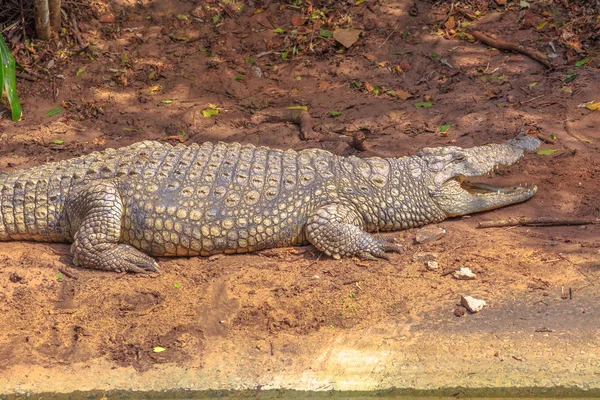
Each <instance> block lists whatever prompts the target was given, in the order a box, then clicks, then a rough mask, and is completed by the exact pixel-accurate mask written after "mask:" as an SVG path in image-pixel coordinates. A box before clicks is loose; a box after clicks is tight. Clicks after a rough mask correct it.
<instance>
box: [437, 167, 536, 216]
mask: <svg viewBox="0 0 600 400" xmlns="http://www.w3.org/2000/svg"><path fill="white" fill-rule="evenodd" d="M464 179H465V178H464V177H463V176H457V177H455V178H453V179H449V180H447V181H446V182H445V183H444V184H443V185H442V187H441V189H440V191H439V192H438V193H437V194H436V195H435V197H434V201H435V203H436V204H437V206H438V207H439V208H440V209H441V210H442V211H443V212H444V213H445V214H446V215H447V216H448V217H455V216H459V215H466V214H472V213H476V212H482V211H488V210H493V209H495V208H499V207H504V206H507V205H510V204H516V203H521V202H523V201H526V200H528V199H530V198H531V197H532V196H533V195H534V194H535V192H537V186H535V185H524V186H522V185H519V186H508V187H496V186H491V185H487V184H483V183H471V182H467V181H465V180H464Z"/></svg>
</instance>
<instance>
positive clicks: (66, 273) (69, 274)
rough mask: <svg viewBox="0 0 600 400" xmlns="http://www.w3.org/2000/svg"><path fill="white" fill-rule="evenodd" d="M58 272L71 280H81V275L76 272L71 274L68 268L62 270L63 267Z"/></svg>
mask: <svg viewBox="0 0 600 400" xmlns="http://www.w3.org/2000/svg"><path fill="white" fill-rule="evenodd" d="M58 272H60V273H62V274H63V275H64V276H67V277H69V278H71V279H75V280H77V279H79V275H77V274H76V273H75V272H71V271H69V270H68V269H66V268H62V267H60V268H59V269H58Z"/></svg>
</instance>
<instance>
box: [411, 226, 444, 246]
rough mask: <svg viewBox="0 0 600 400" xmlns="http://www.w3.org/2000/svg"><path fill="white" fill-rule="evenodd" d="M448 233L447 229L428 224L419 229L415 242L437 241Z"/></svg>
mask: <svg viewBox="0 0 600 400" xmlns="http://www.w3.org/2000/svg"><path fill="white" fill-rule="evenodd" d="M445 234H446V230H445V229H443V228H440V227H437V226H426V227H425V228H421V229H419V230H418V231H417V236H416V237H415V242H417V243H421V244H425V243H431V242H435V241H436V240H438V239H440V238H441V237H442V236H444V235H445Z"/></svg>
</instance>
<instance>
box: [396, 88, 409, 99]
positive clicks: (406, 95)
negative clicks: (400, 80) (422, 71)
mask: <svg viewBox="0 0 600 400" xmlns="http://www.w3.org/2000/svg"><path fill="white" fill-rule="evenodd" d="M394 92H395V93H396V97H398V98H399V99H400V100H406V99H410V98H411V97H413V95H412V94H410V93H408V92H405V91H404V90H402V89H396V90H394Z"/></svg>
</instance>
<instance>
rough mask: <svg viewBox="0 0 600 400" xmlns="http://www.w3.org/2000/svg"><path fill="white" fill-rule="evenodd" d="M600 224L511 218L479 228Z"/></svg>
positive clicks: (582, 220) (594, 220)
mask: <svg viewBox="0 0 600 400" xmlns="http://www.w3.org/2000/svg"><path fill="white" fill-rule="evenodd" d="M590 224H600V219H598V218H593V217H588V218H586V217H582V218H554V217H511V218H508V219H503V220H499V221H482V222H480V223H479V224H477V227H478V228H500V227H505V226H524V225H528V226H557V225H590Z"/></svg>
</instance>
